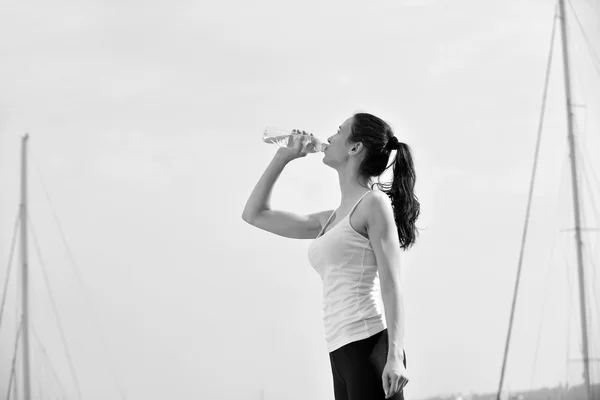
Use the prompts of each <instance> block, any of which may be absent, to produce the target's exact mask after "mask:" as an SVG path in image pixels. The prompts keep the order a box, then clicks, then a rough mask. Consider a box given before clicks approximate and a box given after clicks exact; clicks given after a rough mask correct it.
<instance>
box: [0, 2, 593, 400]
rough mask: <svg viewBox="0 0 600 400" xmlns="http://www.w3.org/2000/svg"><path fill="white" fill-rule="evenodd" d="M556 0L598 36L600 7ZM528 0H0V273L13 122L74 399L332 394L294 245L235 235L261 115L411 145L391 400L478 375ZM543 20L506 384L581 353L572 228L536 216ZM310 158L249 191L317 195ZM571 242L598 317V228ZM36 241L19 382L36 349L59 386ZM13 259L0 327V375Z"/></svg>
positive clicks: (315, 314) (504, 251)
mask: <svg viewBox="0 0 600 400" xmlns="http://www.w3.org/2000/svg"><path fill="white" fill-rule="evenodd" d="M572 4H573V6H574V8H575V9H576V10H577V13H578V15H579V17H580V19H581V22H582V24H583V25H584V26H585V29H586V30H587V34H588V37H589V38H590V40H591V41H592V42H591V43H592V46H593V48H594V49H595V51H596V53H600V42H599V41H598V38H600V34H599V33H600V30H599V25H600V24H599V22H600V18H599V17H598V15H599V14H598V13H599V11H600V5H599V4H598V2H597V1H595V0H594V1H592V0H572ZM569 10H570V8H569ZM553 13H554V4H553V2H552V1H541V0H530V1H527V2H523V1H517V0H508V1H503V2H498V1H490V0H457V1H452V2H448V1H441V0H440V1H435V0H427V1H426V0H423V1H417V0H402V1H400V0H396V1H393V0H388V1H371V2H369V3H368V5H367V3H366V2H356V1H339V0H336V1H326V2H321V1H314V0H307V1H301V2H299V1H296V2H286V1H275V0H272V1H266V0H260V1H255V2H244V1H240V0H237V1H233V0H227V1H220V2H210V3H209V2H203V1H200V2H191V1H181V2H167V1H152V2H148V1H133V0H132V1H127V2H123V1H110V0H104V1H87V2H73V1H65V0H59V1H53V2H42V1H33V2H31V1H30V2H21V1H16V0H5V1H4V2H3V4H2V6H1V7H0V54H2V58H1V60H0V187H1V192H0V193H1V195H0V278H1V279H2V280H4V277H5V276H6V266H7V261H8V258H9V253H10V244H11V238H12V234H13V224H14V220H15V217H16V215H17V211H18V204H19V173H20V164H19V163H20V140H21V136H22V135H23V134H24V133H25V132H28V133H29V134H30V141H29V144H30V152H29V154H30V164H29V165H30V171H29V178H30V182H29V189H30V219H31V224H32V226H33V229H34V231H35V237H36V238H37V242H38V243H39V249H40V253H41V255H42V259H41V260H42V261H43V265H44V267H45V270H46V272H47V274H48V282H49V284H50V286H51V288H52V294H53V298H54V300H55V302H56V305H57V308H58V311H59V315H60V319H61V322H62V325H63V328H64V333H65V337H66V339H67V341H68V346H69V351H70V354H71V356H72V361H73V365H74V368H75V370H76V374H77V378H78V380H79V383H80V388H81V393H82V394H83V397H84V398H86V399H103V400H104V399H120V398H122V397H121V396H120V394H119V390H118V384H117V379H118V381H119V382H120V384H121V386H122V387H123V388H124V389H123V393H124V394H125V397H126V398H127V399H144V400H153V399H165V398H169V399H232V398H239V399H259V398H260V390H261V388H262V389H263V390H264V393H265V399H290V400H305V399H333V387H332V377H331V371H330V365H329V358H328V353H327V348H326V343H325V339H324V328H323V322H322V305H321V302H322V298H321V288H322V287H321V280H320V278H319V276H318V274H317V273H316V272H315V271H314V270H313V269H312V268H311V266H310V264H309V262H308V259H307V248H308V245H309V243H310V241H308V240H293V239H286V238H282V237H279V236H275V235H273V234H270V233H267V232H264V231H260V230H258V229H257V228H254V227H252V226H250V225H248V224H246V223H245V222H243V221H242V219H241V213H242V210H243V207H244V204H245V202H246V200H247V198H248V196H249V195H250V192H251V191H252V189H253V187H254V185H255V183H256V182H257V181H258V179H259V177H260V175H261V174H262V172H263V171H264V169H265V168H266V166H267V165H268V163H269V162H270V160H271V158H272V157H273V155H274V154H275V151H276V147H275V146H273V145H267V144H264V143H262V141H261V136H262V131H263V129H264V127H265V126H267V125H272V126H276V127H280V128H289V129H292V128H298V129H304V130H307V131H311V132H313V133H314V134H315V135H316V136H318V137H320V138H322V139H326V138H327V137H329V136H330V135H332V134H333V133H335V131H336V129H337V127H338V126H339V125H340V123H341V122H343V121H344V120H345V119H346V118H348V117H349V116H351V115H352V113H354V112H356V111H366V112H370V113H373V114H375V115H377V116H379V117H381V118H383V119H384V120H386V121H388V122H389V123H390V124H391V125H392V127H393V128H394V131H395V134H396V135H397V136H398V137H399V138H400V140H402V141H404V142H406V143H408V144H409V145H410V146H411V147H412V150H413V154H414V157H415V163H416V171H417V188H416V190H417V196H418V197H419V200H420V202H421V207H422V215H421V218H420V219H419V221H418V226H419V227H420V228H422V230H421V233H420V236H419V238H418V241H417V244H416V245H415V247H414V248H413V249H411V250H410V251H409V252H406V253H404V254H403V257H402V263H403V265H404V266H405V267H406V274H405V276H406V295H405V300H406V323H407V329H406V353H407V360H408V372H409V374H410V375H409V376H410V379H411V381H410V383H409V384H408V386H407V387H406V389H405V393H406V397H407V400H412V399H422V398H425V397H427V396H433V395H437V394H449V393H469V392H492V391H495V390H496V388H497V385H498V380H499V376H500V368H501V364H502V353H503V349H504V342H505V337H506V332H507V325H508V317H509V311H510V303H511V299H512V293H513V286H514V280H515V276H516V269H517V261H518V256H519V248H520V242H521V234H522V229H523V223H524V215H525V208H526V202H527V193H528V188H529V182H530V176H531V168H532V162H533V154H534V147H535V138H536V131H537V126H538V119H539V115H540V107H541V99H542V89H543V84H544V74H545V68H546V60H547V55H548V48H549V42H550V33H551V29H552V20H553ZM570 21H571V22H572V23H573V19H572V18H571V20H570ZM570 34H571V37H572V43H573V47H572V51H573V54H572V55H573V60H572V63H573V85H574V92H575V98H574V102H575V103H576V104H578V105H585V106H586V107H585V108H584V107H578V108H576V109H575V111H574V112H575V117H576V122H577V128H578V131H577V134H578V143H579V147H580V156H581V157H582V158H581V160H580V167H581V168H582V171H586V174H585V177H586V178H585V179H584V182H587V183H583V184H582V185H583V189H582V197H583V199H584V200H583V201H584V207H583V208H584V211H585V213H586V215H585V219H584V224H585V225H586V226H590V227H596V228H598V227H600V218H599V214H598V207H597V203H598V199H599V198H600V197H599V196H600V187H599V184H598V175H600V173H599V172H598V171H600V168H599V164H600V162H599V161H598V160H600V157H599V156H600V154H599V150H598V149H600V143H599V142H600V137H599V136H598V132H599V131H600V129H599V128H600V120H599V116H600V112H599V111H600V96H598V93H600V78H599V75H598V74H597V72H596V70H594V68H593V64H592V58H591V57H590V55H589V52H588V49H587V47H586V45H585V41H584V40H583V37H582V35H581V31H580V30H579V28H578V27H577V26H576V25H574V24H573V25H571V28H570ZM559 38H560V37H559V36H558V35H557V42H556V46H555V59H554V62H553V64H552V74H551V83H550V88H549V94H548V105H547V110H546V118H545V129H544V132H543V141H542V145H541V155H540V161H539V166H538V168H539V169H538V175H537V180H536V188H535V193H534V194H535V195H534V200H533V211H532V215H531V225H530V230H529V238H528V242H527V249H526V253H525V259H524V266H523V268H524V269H523V276H522V281H521V290H520V297H519V303H518V307H517V314H516V319H515V327H514V331H513V341H512V345H511V351H510V356H509V361H508V366H507V376H506V380H505V387H508V388H510V389H511V390H519V389H523V388H530V387H540V386H544V385H555V384H557V383H559V382H565V381H568V382H569V383H570V384H577V383H581V364H579V363H573V362H571V363H567V358H580V357H581V355H580V353H579V350H578V349H579V346H580V333H579V317H578V315H579V308H578V303H577V299H578V297H577V292H576V287H577V286H576V269H575V258H574V252H573V238H572V233H568V232H567V233H564V232H561V231H560V230H561V229H566V228H572V227H573V222H572V203H571V192H570V188H571V186H570V185H571V183H570V178H569V176H570V175H569V174H570V172H569V169H568V168H569V164H568V149H567V141H566V112H565V100H564V88H563V76H562V74H563V69H562V64H561V59H560V41H559ZM322 157H323V156H322V154H310V155H308V156H307V157H305V158H302V159H299V160H295V161H294V162H292V163H291V164H289V165H288V166H287V167H286V169H285V170H284V172H283V174H282V175H281V177H280V179H279V181H278V182H277V184H276V186H275V189H274V193H273V197H272V207H273V208H276V209H282V210H288V211H295V212H298V213H309V212H316V211H321V210H328V209H334V208H337V207H338V206H339V202H340V193H339V184H338V180H337V174H336V173H335V171H334V170H332V169H330V168H328V167H327V166H326V165H324V164H323V163H322V161H321V160H322ZM593 171H595V174H594V173H592V172H593ZM47 195H48V196H49V199H50V202H49V201H48V197H47ZM592 198H595V200H596V203H594V202H593V201H592ZM55 216H56V218H57V220H58V221H59V222H60V227H61V228H62V232H63V233H64V237H65V238H66V242H67V243H68V248H69V250H70V252H71V255H72V259H73V260H74V261H75V264H73V263H72V262H71V261H70V253H69V251H68V250H67V248H66V247H65V244H64V242H63V240H62V236H61V231H60V229H59V227H58V225H57V223H56V219H55ZM585 241H586V242H585V243H586V251H587V253H586V254H588V255H589V256H590V257H591V259H594V260H595V263H596V264H595V265H596V268H595V269H594V268H593V267H592V266H591V264H588V265H587V266H586V268H587V270H586V272H587V274H588V285H589V287H588V291H589V296H588V300H589V307H590V314H591V316H590V320H591V321H590V323H591V324H592V330H593V334H594V335H596V337H598V334H600V329H599V318H598V315H599V314H600V308H599V307H598V304H600V289H599V287H600V274H599V273H598V272H597V269H598V268H597V267H598V265H599V264H600V262H599V261H598V260H599V255H600V239H599V237H598V233H593V232H591V233H586V234H585ZM35 243H36V242H35V241H34V236H33V234H31V233H30V244H29V255H30V261H31V267H30V268H31V286H30V287H31V320H32V324H33V328H34V330H35V332H36V333H37V334H38V335H39V339H40V340H39V341H38V340H37V339H36V338H35V336H33V333H32V336H31V345H30V346H31V349H32V351H31V352H32V374H33V379H32V385H33V388H34V394H35V395H36V396H38V395H39V393H40V392H43V393H45V394H46V395H48V398H50V395H52V396H54V397H52V398H56V397H57V396H60V395H61V391H62V389H61V388H60V385H59V384H57V379H56V378H55V377H54V375H53V372H52V369H51V367H50V366H49V363H48V361H47V360H46V358H44V357H43V352H44V351H45V352H47V354H48V358H49V359H50V360H51V363H52V366H53V368H54V370H55V371H56V374H57V376H58V380H60V382H61V384H62V386H63V387H64V390H65V391H66V393H67V397H68V398H70V399H76V398H77V390H76V385H75V384H74V380H73V378H72V375H71V373H70V369H69V365H68V362H67V358H66V356H65V351H64V349H63V347H62V342H61V338H60V333H59V330H58V327H57V324H56V319H55V317H54V313H53V308H52V303H51V301H50V297H49V292H48V290H47V286H46V283H45V280H44V275H43V272H42V271H43V270H42V263H41V262H40V258H39V257H38V255H37V250H36V245H35ZM74 265H76V269H75V267H74ZM17 266H18V258H17V259H15V263H14V266H13V270H12V273H11V275H10V279H11V280H10V286H9V290H8V296H7V306H6V310H5V313H6V314H5V317H4V318H3V320H2V326H1V327H0V354H2V357H0V396H5V393H6V389H7V385H8V377H9V373H10V362H11V358H12V354H13V348H14V340H15V334H16V318H15V315H16V312H17V307H18V303H17V293H18V292H17V283H18V280H17V275H16V274H15V272H16V268H17ZM76 271H78V273H79V274H80V277H81V281H80V280H78V279H77V272H76ZM80 282H82V283H83V286H81V285H80ZM569 299H570V300H569ZM88 300H89V303H88ZM90 305H91V307H90ZM569 316H570V317H569ZM540 326H541V327H542V328H541V331H540ZM98 327H99V329H98ZM538 332H541V334H540V335H539V347H536V343H538ZM40 342H41V344H42V345H43V347H42V345H40ZM590 343H591V345H592V350H593V355H594V356H596V357H598V356H600V344H599V343H598V342H597V341H596V342H594V341H593V340H591V342H590ZM536 348H537V350H536ZM43 349H44V350H43ZM593 371H595V372H594V373H595V374H596V376H600V373H599V369H598V365H596V366H595V370H593ZM22 378H23V376H22V373H21V372H20V370H19V372H18V376H17V380H18V382H19V384H21V383H22ZM36 398H38V397H36ZM39 398H46V397H39Z"/></svg>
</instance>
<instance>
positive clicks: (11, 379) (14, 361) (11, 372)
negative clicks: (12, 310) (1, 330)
mask: <svg viewBox="0 0 600 400" xmlns="http://www.w3.org/2000/svg"><path fill="white" fill-rule="evenodd" d="M21 329H23V320H22V319H21V323H20V324H19V330H18V331H17V338H16V339H15V352H14V355H13V359H12V367H11V370H10V379H9V380H8V391H7V395H6V400H10V392H11V389H12V383H13V380H14V379H16V377H15V369H16V368H15V366H16V364H17V352H18V351H19V339H20V338H21ZM16 388H17V387H16V385H15V391H16Z"/></svg>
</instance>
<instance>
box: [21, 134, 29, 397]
mask: <svg viewBox="0 0 600 400" xmlns="http://www.w3.org/2000/svg"><path fill="white" fill-rule="evenodd" d="M28 139H29V135H28V134H25V136H23V140H22V146H21V148H22V150H21V262H22V279H21V280H22V288H21V296H22V297H21V302H22V307H23V310H22V312H23V322H22V323H23V327H22V329H23V393H24V395H25V397H24V399H25V400H31V390H30V389H31V384H30V377H29V315H28V314H29V289H28V287H29V276H28V269H29V261H28V258H27V140H28Z"/></svg>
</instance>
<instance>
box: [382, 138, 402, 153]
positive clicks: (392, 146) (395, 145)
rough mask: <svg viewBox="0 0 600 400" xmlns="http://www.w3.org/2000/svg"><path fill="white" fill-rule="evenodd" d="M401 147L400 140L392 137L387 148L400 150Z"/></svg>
mask: <svg viewBox="0 0 600 400" xmlns="http://www.w3.org/2000/svg"><path fill="white" fill-rule="evenodd" d="M399 147H400V143H399V142H398V138H397V137H396V136H392V137H391V138H390V139H389V140H388V142H387V144H386V145H385V148H386V149H388V150H398V148H399Z"/></svg>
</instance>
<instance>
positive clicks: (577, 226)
mask: <svg viewBox="0 0 600 400" xmlns="http://www.w3.org/2000/svg"><path fill="white" fill-rule="evenodd" d="M558 3H559V7H560V25H561V33H562V52H563V64H564V74H565V95H566V96H565V98H566V101H567V123H568V128H569V136H568V138H569V151H570V153H571V157H570V158H571V182H572V187H573V210H574V212H575V244H576V248H577V271H578V273H579V306H580V311H581V337H582V343H583V349H582V351H583V379H584V381H585V388H586V392H587V398H588V399H590V400H591V399H592V396H591V388H590V364H589V348H588V339H587V316H586V311H585V310H586V306H585V286H584V282H585V279H584V275H583V273H584V271H583V254H582V253H583V252H582V247H583V241H582V239H581V218H580V215H579V211H580V210H579V187H578V184H577V162H576V158H575V157H576V152H575V136H574V134H573V112H572V109H571V78H570V73H569V72H570V71H569V51H568V41H567V20H566V19H567V15H566V13H565V1H564V0H559V2H558Z"/></svg>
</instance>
